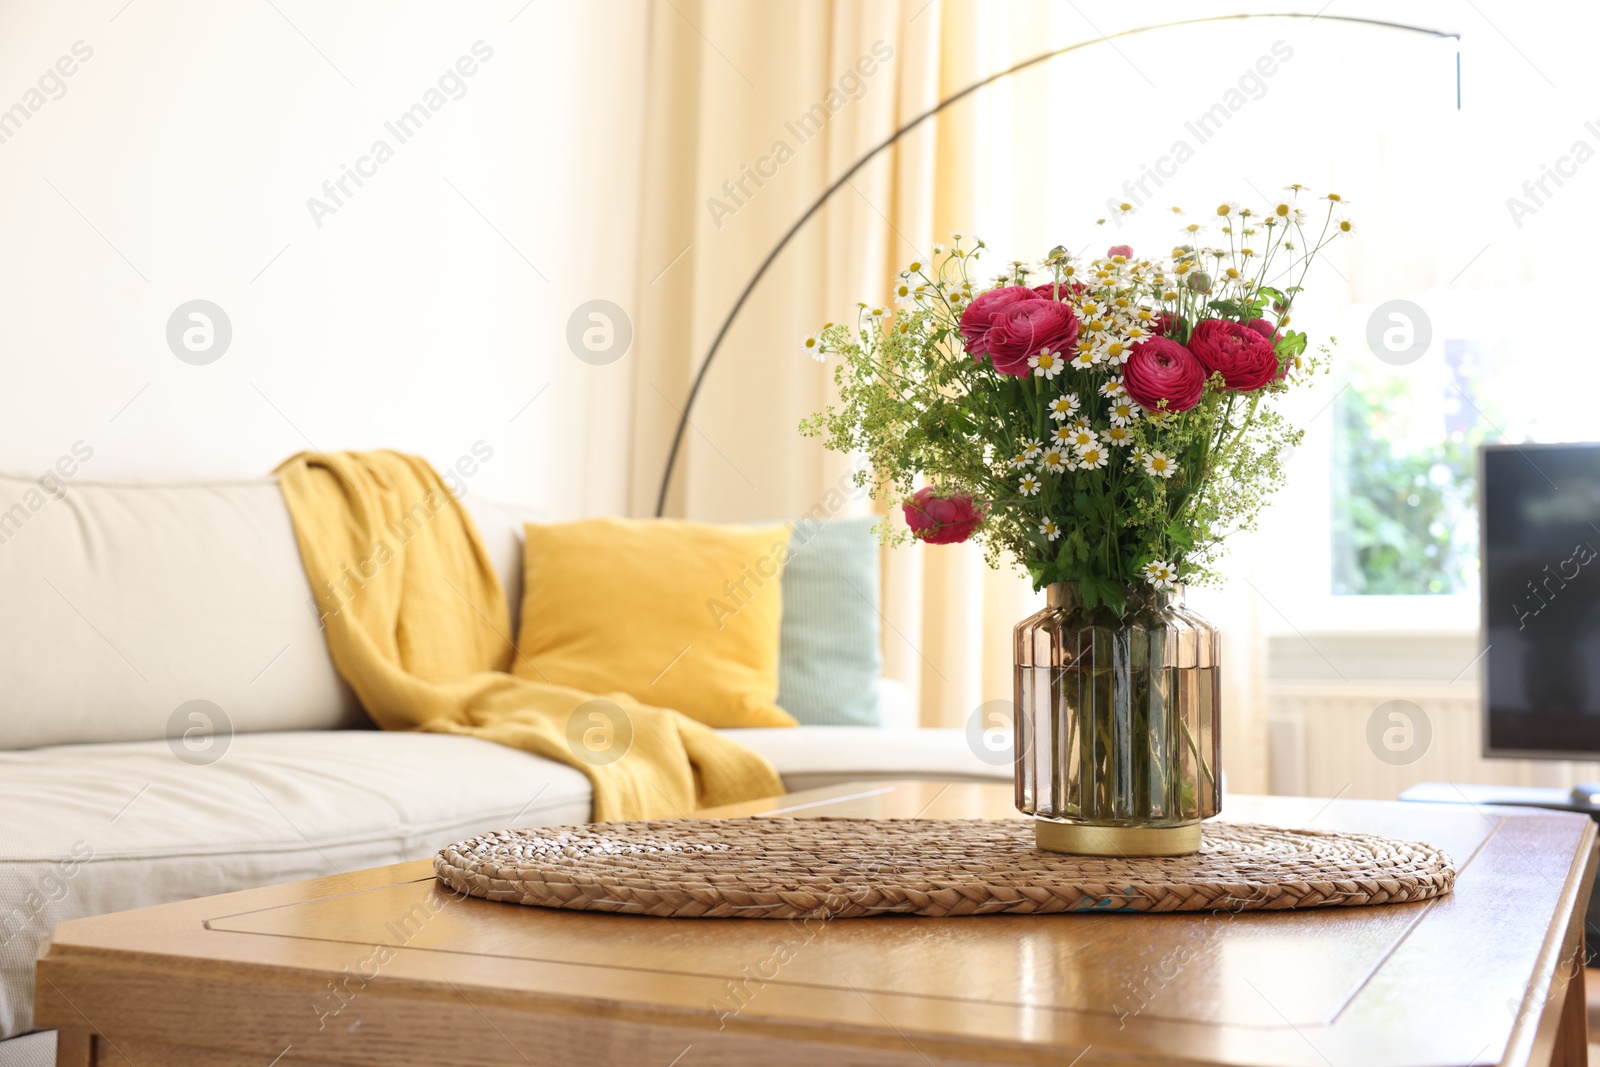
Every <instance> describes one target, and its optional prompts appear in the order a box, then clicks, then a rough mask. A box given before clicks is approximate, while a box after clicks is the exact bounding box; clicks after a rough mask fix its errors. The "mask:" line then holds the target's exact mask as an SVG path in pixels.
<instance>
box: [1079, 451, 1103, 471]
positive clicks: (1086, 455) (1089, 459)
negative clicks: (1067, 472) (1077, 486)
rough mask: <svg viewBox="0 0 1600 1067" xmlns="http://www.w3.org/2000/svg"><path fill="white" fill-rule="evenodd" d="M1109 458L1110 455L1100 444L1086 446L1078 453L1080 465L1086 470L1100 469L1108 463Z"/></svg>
mask: <svg viewBox="0 0 1600 1067" xmlns="http://www.w3.org/2000/svg"><path fill="white" fill-rule="evenodd" d="M1108 458H1109V455H1108V453H1107V452H1106V450H1105V449H1104V448H1101V447H1100V446H1099V445H1095V446H1094V447H1093V448H1086V449H1084V450H1083V451H1081V452H1079V453H1078V466H1079V467H1080V468H1082V469H1083V470H1086V471H1093V470H1099V469H1100V468H1101V467H1104V466H1105V465H1106V460H1107V459H1108Z"/></svg>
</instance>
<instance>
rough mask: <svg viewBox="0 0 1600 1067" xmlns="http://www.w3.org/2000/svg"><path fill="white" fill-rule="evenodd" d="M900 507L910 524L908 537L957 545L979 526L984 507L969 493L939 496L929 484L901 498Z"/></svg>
mask: <svg viewBox="0 0 1600 1067" xmlns="http://www.w3.org/2000/svg"><path fill="white" fill-rule="evenodd" d="M900 510H901V512H902V513H903V514H904V515H905V517H906V525H907V526H909V527H911V536H912V537H915V538H916V539H917V540H918V541H926V542H927V543H928V544H930V545H955V544H960V543H961V542H962V541H965V540H966V539H967V538H969V537H971V536H972V535H973V534H974V533H976V532H977V530H978V527H979V526H982V525H983V518H984V510H983V508H982V507H981V506H980V505H979V504H977V503H976V502H975V501H974V500H973V499H972V497H971V496H969V495H967V494H965V493H952V494H950V495H948V496H941V495H940V494H939V491H938V490H936V489H935V488H934V487H933V486H931V485H930V486H924V487H923V488H921V489H918V490H917V491H916V492H915V493H913V494H911V499H910V500H905V501H902V502H901V504H900Z"/></svg>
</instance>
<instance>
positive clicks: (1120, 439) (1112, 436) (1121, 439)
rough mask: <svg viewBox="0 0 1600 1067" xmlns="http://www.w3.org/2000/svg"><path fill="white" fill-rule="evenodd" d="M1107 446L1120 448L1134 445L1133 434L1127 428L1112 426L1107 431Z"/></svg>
mask: <svg viewBox="0 0 1600 1067" xmlns="http://www.w3.org/2000/svg"><path fill="white" fill-rule="evenodd" d="M1106 444H1108V445H1113V446H1115V447H1118V448H1122V447H1125V446H1127V445H1131V444H1133V432H1132V431H1130V430H1129V429H1128V428H1127V427H1126V426H1111V427H1108V428H1107V429H1106Z"/></svg>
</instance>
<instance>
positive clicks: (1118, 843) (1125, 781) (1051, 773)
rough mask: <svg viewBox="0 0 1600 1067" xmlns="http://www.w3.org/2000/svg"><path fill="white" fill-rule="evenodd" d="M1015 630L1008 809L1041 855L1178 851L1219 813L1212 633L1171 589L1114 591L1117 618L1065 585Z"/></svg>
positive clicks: (1191, 847) (1051, 590) (1194, 844)
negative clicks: (1029, 827)
mask: <svg viewBox="0 0 1600 1067" xmlns="http://www.w3.org/2000/svg"><path fill="white" fill-rule="evenodd" d="M1046 592H1047V596H1048V602H1047V605H1046V607H1045V609H1044V610H1043V611H1041V612H1039V613H1038V614H1036V615H1033V616H1031V617H1029V618H1027V619H1024V620H1023V621H1022V622H1020V623H1018V624H1017V627H1016V630H1015V649H1016V696H1015V699H1016V720H1015V727H1016V735H1017V736H1016V748H1015V752H1016V779H1017V807H1018V808H1019V809H1020V810H1021V811H1022V812H1023V814H1025V815H1031V816H1033V817H1034V829H1035V833H1036V837H1037V841H1038V844H1039V847H1040V848H1044V849H1048V850H1050V851H1052V852H1076V853H1084V854H1089V855H1097V856H1180V855H1186V854H1188V853H1191V852H1195V851H1196V850H1198V849H1199V847H1200V821H1201V820H1202V819H1206V818H1209V817H1210V816H1212V815H1215V814H1216V813H1217V812H1218V811H1219V810H1220V809H1221V807H1222V786H1221V782H1220V774H1221V771H1220V767H1219V761H1220V756H1221V747H1220V745H1221V739H1220V736H1219V733H1218V706H1217V705H1218V697H1219V685H1220V681H1219V678H1218V673H1217V657H1218V652H1219V644H1220V642H1219V638H1218V633H1217V630H1216V628H1215V627H1213V626H1211V625H1210V624H1209V623H1207V622H1206V621H1205V620H1204V619H1202V618H1200V617H1199V616H1197V615H1195V614H1193V613H1192V612H1189V611H1187V610H1185V608H1184V606H1183V589H1182V588H1181V587H1179V588H1177V589H1173V590H1167V591H1158V590H1153V589H1150V588H1149V587H1147V586H1144V585H1129V586H1127V587H1126V592H1127V606H1126V610H1125V611H1124V612H1123V613H1122V614H1121V615H1119V614H1117V612H1115V611H1114V610H1112V609H1111V608H1108V607H1106V606H1104V605H1101V606H1098V607H1095V608H1085V607H1084V605H1083V601H1082V599H1081V598H1080V597H1079V595H1078V587H1077V586H1076V585H1075V584H1074V583H1071V582H1062V583H1058V584H1055V585H1051V586H1049V587H1048V589H1047V591H1046Z"/></svg>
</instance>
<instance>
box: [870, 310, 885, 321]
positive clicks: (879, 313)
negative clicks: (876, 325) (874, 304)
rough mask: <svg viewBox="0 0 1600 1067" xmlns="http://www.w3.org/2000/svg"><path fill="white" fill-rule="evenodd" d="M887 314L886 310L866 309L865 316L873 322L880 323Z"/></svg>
mask: <svg viewBox="0 0 1600 1067" xmlns="http://www.w3.org/2000/svg"><path fill="white" fill-rule="evenodd" d="M888 314H889V309H888V308H868V309H867V316H868V317H869V318H871V319H872V320H873V321H874V322H882V321H883V318H884V316H886V315H888Z"/></svg>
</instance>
